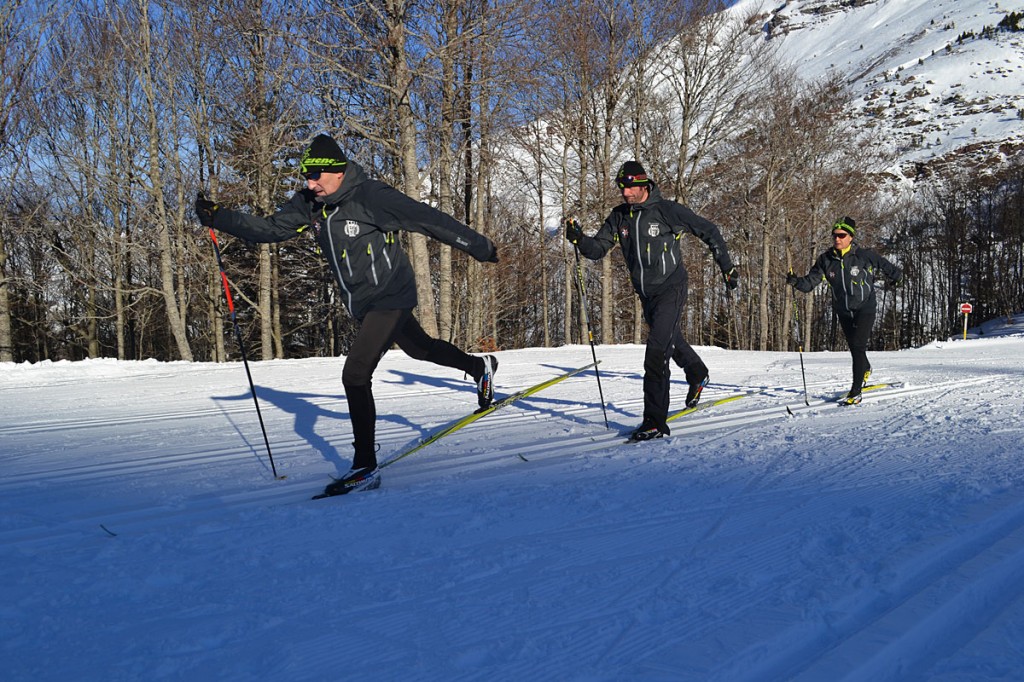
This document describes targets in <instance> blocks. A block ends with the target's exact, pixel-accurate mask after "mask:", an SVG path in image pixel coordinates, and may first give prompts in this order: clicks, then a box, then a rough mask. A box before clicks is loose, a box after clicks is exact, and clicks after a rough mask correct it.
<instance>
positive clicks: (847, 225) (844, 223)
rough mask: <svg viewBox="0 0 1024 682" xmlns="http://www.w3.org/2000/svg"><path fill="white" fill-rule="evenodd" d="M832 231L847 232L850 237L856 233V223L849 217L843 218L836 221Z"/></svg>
mask: <svg viewBox="0 0 1024 682" xmlns="http://www.w3.org/2000/svg"><path fill="white" fill-rule="evenodd" d="M832 229H833V230H842V231H844V232H849V233H850V236H851V237H852V236H853V235H855V234H856V233H857V222H856V221H855V220H854V219H853V218H851V217H850V216H843V217H842V218H840V219H839V220H837V221H836V224H835V225H833V226H832Z"/></svg>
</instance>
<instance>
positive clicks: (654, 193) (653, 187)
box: [622, 180, 662, 210]
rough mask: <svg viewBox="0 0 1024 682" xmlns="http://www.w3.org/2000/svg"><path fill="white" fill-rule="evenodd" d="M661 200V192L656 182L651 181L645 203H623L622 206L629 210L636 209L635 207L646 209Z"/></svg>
mask: <svg viewBox="0 0 1024 682" xmlns="http://www.w3.org/2000/svg"><path fill="white" fill-rule="evenodd" d="M661 200H662V196H661V190H660V189H659V188H658V185H657V184H655V182H654V180H651V181H649V182H648V184H647V199H646V200H645V201H643V202H641V203H639V204H630V203H626V202H623V203H622V205H623V206H625V207H626V209H627V210H628V209H631V208H634V207H635V208H646V207H648V206H650V205H651V204H654V203H657V202H659V201H661Z"/></svg>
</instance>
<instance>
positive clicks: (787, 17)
mask: <svg viewBox="0 0 1024 682" xmlns="http://www.w3.org/2000/svg"><path fill="white" fill-rule="evenodd" d="M728 11H730V12H732V13H734V14H735V15H736V16H740V17H746V16H748V15H749V14H750V13H752V12H753V13H755V15H756V17H757V19H756V21H755V22H754V23H753V24H752V27H753V30H755V31H756V32H757V33H758V34H759V35H760V36H762V37H764V38H767V39H769V40H772V41H778V44H779V49H780V51H781V54H782V56H783V58H784V60H786V61H788V62H789V63H792V64H794V65H798V70H799V73H800V74H801V75H802V76H803V77H805V78H808V79H816V78H820V77H823V76H824V75H826V74H827V73H829V72H833V71H834V72H838V73H840V74H843V75H844V76H846V77H847V79H848V81H849V83H850V84H851V87H852V89H853V92H854V95H855V97H856V101H855V103H854V106H856V107H857V108H858V109H859V110H860V111H861V112H862V113H863V116H864V117H865V120H868V119H872V120H874V121H876V122H880V123H881V124H882V126H881V130H882V135H883V136H884V137H885V138H886V139H887V142H888V144H889V145H891V147H892V148H893V149H894V150H895V151H896V152H897V154H898V156H899V162H898V164H897V165H896V166H895V167H894V168H892V169H891V171H892V172H893V174H894V175H897V177H901V178H903V179H905V180H913V179H914V178H915V177H917V175H918V174H920V173H924V172H927V168H926V166H930V168H931V169H932V170H935V169H937V168H940V167H942V166H945V165H948V164H956V165H965V166H968V167H971V166H977V167H981V168H984V167H987V166H989V165H992V164H996V163H1001V162H1004V161H1005V160H1006V159H1007V158H1009V157H1011V156H1013V155H1019V154H1020V153H1021V150H1022V149H1024V119H1021V118H1020V112H1022V111H1024V32H1019V31H1018V32H1014V31H1009V30H1004V31H987V32H986V30H985V29H986V28H989V29H992V28H995V27H996V26H998V24H999V23H1000V21H1002V20H1003V19H1004V18H1005V17H1007V15H1009V14H1010V13H1011V12H1018V13H1020V12H1024V2H1021V1H1020V0H1014V1H1007V0H857V1H855V2H851V1H849V0H788V1H785V2H776V3H772V2H765V1H764V0H740V2H738V3H737V4H736V5H735V6H733V7H732V8H730V9H729V10H728ZM1022 27H1024V23H1022Z"/></svg>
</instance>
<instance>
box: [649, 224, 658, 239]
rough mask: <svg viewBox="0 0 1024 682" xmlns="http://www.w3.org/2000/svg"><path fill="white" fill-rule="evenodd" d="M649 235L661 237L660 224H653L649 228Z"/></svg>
mask: <svg viewBox="0 0 1024 682" xmlns="http://www.w3.org/2000/svg"><path fill="white" fill-rule="evenodd" d="M647 234H649V235H650V236H652V237H657V236H660V235H661V225H659V224H658V223H651V225H650V227H648V228H647Z"/></svg>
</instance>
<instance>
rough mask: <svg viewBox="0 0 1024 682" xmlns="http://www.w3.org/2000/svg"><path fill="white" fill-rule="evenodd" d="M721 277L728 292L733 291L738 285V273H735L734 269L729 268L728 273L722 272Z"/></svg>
mask: <svg viewBox="0 0 1024 682" xmlns="http://www.w3.org/2000/svg"><path fill="white" fill-rule="evenodd" d="M722 277H724V278H725V286H726V287H727V288H728V289H729V291H733V290H734V289H736V287H738V286H739V285H740V273H739V272H737V271H736V268H735V267H732V268H729V271H728V272H723V273H722Z"/></svg>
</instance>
